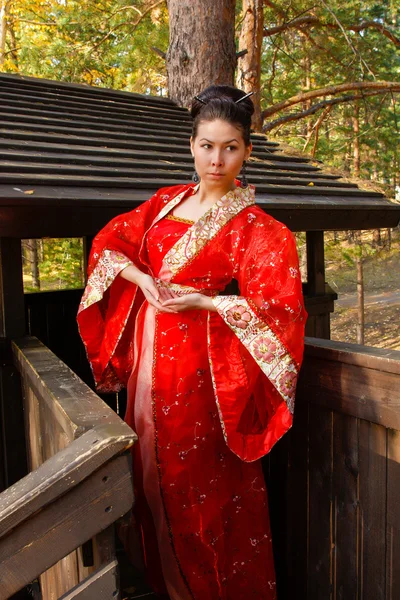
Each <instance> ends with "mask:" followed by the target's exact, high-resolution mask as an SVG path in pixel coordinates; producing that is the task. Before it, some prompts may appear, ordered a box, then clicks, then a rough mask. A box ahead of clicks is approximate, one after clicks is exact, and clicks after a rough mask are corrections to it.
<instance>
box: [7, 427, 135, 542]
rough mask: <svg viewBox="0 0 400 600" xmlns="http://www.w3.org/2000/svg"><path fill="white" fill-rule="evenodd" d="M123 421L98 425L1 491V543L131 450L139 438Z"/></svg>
mask: <svg viewBox="0 0 400 600" xmlns="http://www.w3.org/2000/svg"><path fill="white" fill-rule="evenodd" d="M135 437H136V436H135V434H134V433H133V432H132V430H131V429H130V428H129V427H128V425H126V424H125V423H123V422H122V421H121V422H120V424H119V425H115V424H109V425H103V426H99V427H94V428H93V429H91V430H90V431H88V432H87V433H85V434H84V435H82V436H81V437H80V438H78V439H77V440H75V441H74V442H73V443H72V444H70V445H69V446H68V447H67V448H65V449H64V450H62V451H60V452H58V454H57V455H56V456H53V457H52V458H50V459H49V460H47V461H46V462H45V463H43V464H42V465H40V466H39V467H38V468H37V469H36V470H35V471H33V472H31V473H28V475H26V476H25V477H24V478H23V479H21V480H20V481H18V482H17V483H14V484H13V485H12V486H10V487H9V488H8V489H7V490H6V491H5V492H3V493H2V494H0V542H1V543H2V544H3V540H4V538H5V536H6V535H7V534H8V533H9V532H10V531H11V530H13V529H15V528H16V527H17V526H18V525H20V524H22V523H23V522H24V521H25V520H27V519H28V518H30V515H32V514H34V513H36V512H38V511H43V510H44V508H45V507H46V506H47V505H49V504H51V503H54V502H55V501H56V500H57V499H58V498H59V497H60V496H62V495H63V494H65V493H66V492H69V490H71V489H73V488H74V487H76V486H77V485H79V484H80V483H81V482H83V481H84V480H85V479H86V478H87V477H88V476H89V475H90V474H91V473H93V472H94V471H96V470H97V469H100V468H102V467H103V466H104V465H106V464H107V463H108V462H109V461H110V460H111V459H112V458H114V457H115V456H118V455H119V454H120V453H122V452H124V451H125V450H127V449H128V448H129V447H130V446H131V445H132V443H133V441H134V439H135Z"/></svg>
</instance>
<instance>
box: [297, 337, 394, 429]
mask: <svg viewBox="0 0 400 600" xmlns="http://www.w3.org/2000/svg"><path fill="white" fill-rule="evenodd" d="M364 350H365V351H364ZM399 383H400V352H399V351H395V350H388V351H384V350H380V349H375V348H368V349H366V348H364V347H363V346H357V345H355V344H354V345H353V344H341V343H339V342H332V341H328V340H316V339H312V338H307V345H306V351H305V359H304V363H303V366H302V369H301V373H300V379H299V386H298V394H299V401H300V402H310V403H311V404H317V405H318V406H320V407H324V408H326V409H328V410H333V411H336V412H338V413H341V414H343V415H351V416H353V417H358V418H360V419H365V420H366V421H370V422H371V423H377V424H378V425H383V426H384V427H387V428H392V429H397V430H400V385H399Z"/></svg>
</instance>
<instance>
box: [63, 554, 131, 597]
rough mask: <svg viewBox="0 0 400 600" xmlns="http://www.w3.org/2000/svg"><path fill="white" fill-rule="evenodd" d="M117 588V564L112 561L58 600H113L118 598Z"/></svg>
mask: <svg viewBox="0 0 400 600" xmlns="http://www.w3.org/2000/svg"><path fill="white" fill-rule="evenodd" d="M118 588H119V586H118V563H117V561H112V562H110V563H108V564H107V565H105V566H104V567H102V568H101V569H99V570H98V571H96V572H95V573H93V574H92V575H91V576H90V577H88V578H87V579H85V580H84V581H82V583H80V584H79V585H78V586H76V587H75V588H74V589H72V590H71V591H70V592H68V593H67V594H64V595H63V596H62V597H61V598H60V600H93V599H94V598H99V599H100V598H101V600H114V599H115V598H116V599H118V598H120V595H119V589H118Z"/></svg>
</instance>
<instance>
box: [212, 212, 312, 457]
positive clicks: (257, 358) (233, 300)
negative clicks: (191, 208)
mask: <svg viewBox="0 0 400 600" xmlns="http://www.w3.org/2000/svg"><path fill="white" fill-rule="evenodd" d="M245 216H246V220H247V223H246V226H243V231H244V232H245V233H244V234H243V235H242V239H241V240H240V243H239V244H237V252H236V254H235V258H236V264H237V267H236V273H235V276H236V279H237V281H238V284H239V289H240V296H218V297H216V298H214V299H213V303H214V305H215V307H216V309H217V311H218V312H217V313H211V314H210V333H209V352H210V360H211V365H212V374H213V380H214V388H215V394H216V399H217V403H218V408H219V411H220V418H221V422H222V426H223V429H224V433H225V439H226V441H227V444H228V446H229V447H230V448H231V450H232V451H233V452H235V454H237V455H238V456H239V457H240V458H242V459H243V460H246V461H252V460H256V459H258V458H260V457H261V456H263V455H264V454H266V453H267V452H269V451H270V449H271V448H272V446H273V445H274V444H275V443H276V442H277V440H279V439H280V438H281V437H282V435H283V434H284V433H285V432H286V431H287V430H288V429H289V427H290V426H291V424H292V420H293V410H294V398H295V390H296V383H297V378H298V373H299V369H300V365H301V361H302V356H303V347H304V327H305V322H306V317H307V314H306V311H305V309H304V303H303V295H302V284H301V277H300V271H299V264H298V257H297V250H296V244H295V239H294V236H293V234H292V233H291V232H290V231H289V230H288V229H287V228H286V227H285V226H284V225H283V224H282V223H279V222H278V221H276V220H274V219H272V217H269V216H267V215H265V214H264V213H262V211H261V210H260V209H253V210H251V211H246V215H245ZM249 221H250V222H251V227H250V226H249ZM239 229H240V228H239Z"/></svg>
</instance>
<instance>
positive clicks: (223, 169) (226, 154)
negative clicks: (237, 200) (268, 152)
mask: <svg viewBox="0 0 400 600" xmlns="http://www.w3.org/2000/svg"><path fill="white" fill-rule="evenodd" d="M190 148H191V152H192V156H193V157H194V164H195V168H196V171H197V173H198V175H199V177H200V179H201V180H202V182H204V183H206V184H207V185H209V186H210V187H213V188H218V189H221V190H222V191H228V190H230V189H233V188H234V187H235V183H234V181H235V178H236V177H237V176H238V175H239V173H240V169H241V168H242V165H243V161H245V160H247V159H248V158H249V156H250V153H251V149H252V146H251V144H250V146H246V145H245V143H244V140H243V136H242V132H241V131H240V129H238V128H237V127H235V126H234V125H232V124H231V123H228V122H227V121H223V120H221V119H216V120H215V121H201V122H200V123H199V126H198V129H197V136H196V138H195V139H193V138H191V140H190Z"/></svg>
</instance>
